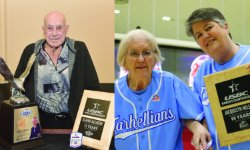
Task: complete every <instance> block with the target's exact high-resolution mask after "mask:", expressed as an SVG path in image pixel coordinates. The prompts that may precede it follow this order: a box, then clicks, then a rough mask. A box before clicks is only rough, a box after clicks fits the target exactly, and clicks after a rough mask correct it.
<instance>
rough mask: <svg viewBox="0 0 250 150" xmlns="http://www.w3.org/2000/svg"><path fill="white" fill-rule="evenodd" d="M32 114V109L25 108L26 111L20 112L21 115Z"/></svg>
mask: <svg viewBox="0 0 250 150" xmlns="http://www.w3.org/2000/svg"><path fill="white" fill-rule="evenodd" d="M30 114H32V111H31V110H29V109H25V110H24V111H22V112H21V113H20V115H21V116H24V117H27V116H29V115H30Z"/></svg>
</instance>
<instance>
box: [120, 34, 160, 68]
mask: <svg viewBox="0 0 250 150" xmlns="http://www.w3.org/2000/svg"><path fill="white" fill-rule="evenodd" d="M139 38H143V39H145V40H146V41H147V42H148V44H150V46H151V48H152V50H153V51H155V53H154V54H155V55H154V57H155V60H156V62H161V61H163V60H164V58H163V57H162V56H161V51H160V49H159V47H158V44H157V42H156V39H155V37H154V36H153V35H152V34H151V33H149V32H148V31H145V30H143V29H135V30H131V31H129V32H128V33H127V35H126V36H125V37H124V38H123V39H122V41H121V42H120V44H119V48H118V54H117V62H118V64H119V65H120V66H122V67H125V57H126V54H127V50H128V49H127V48H128V46H129V45H130V44H131V43H133V42H134V41H136V39H139Z"/></svg>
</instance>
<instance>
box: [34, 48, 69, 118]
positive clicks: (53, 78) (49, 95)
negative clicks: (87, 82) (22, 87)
mask: <svg viewBox="0 0 250 150" xmlns="http://www.w3.org/2000/svg"><path fill="white" fill-rule="evenodd" d="M41 49H42V50H41V51H40V54H39V56H38V57H39V60H38V80H37V88H36V92H37V97H36V101H37V102H38V105H39V107H40V108H41V109H42V110H43V111H45V112H48V113H61V112H68V111H69V109H68V99H69V89H70V82H69V59H68V51H69V50H68V46H67V44H64V46H63V49H62V51H61V54H60V56H59V58H58V62H57V65H55V64H54V63H53V62H52V60H51V58H50V57H49V55H48V54H47V53H46V52H45V50H44V49H43V47H42V46H41Z"/></svg>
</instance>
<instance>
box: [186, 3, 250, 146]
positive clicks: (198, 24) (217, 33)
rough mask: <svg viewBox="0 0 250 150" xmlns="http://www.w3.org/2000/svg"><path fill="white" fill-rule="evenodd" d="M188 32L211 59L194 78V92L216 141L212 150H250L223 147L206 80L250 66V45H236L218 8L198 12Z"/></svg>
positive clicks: (246, 143) (202, 9) (247, 143)
mask: <svg viewBox="0 0 250 150" xmlns="http://www.w3.org/2000/svg"><path fill="white" fill-rule="evenodd" d="M186 32H187V35H189V36H193V37H194V39H195V40H196V42H197V43H198V45H200V47H201V49H202V50H203V51H204V52H205V53H207V54H208V55H209V56H210V57H211V59H209V60H207V61H205V62H204V63H203V64H202V65H201V66H200V68H199V70H198V72H197V74H196V76H195V78H194V85H193V88H192V89H193V91H194V92H195V93H196V94H198V95H199V98H200V101H201V102H202V105H203V109H204V112H205V117H206V122H205V123H207V125H208V129H209V131H210V133H211V136H212V140H213V144H212V147H213V149H217V150H219V149H220V150H229V149H230V150H239V149H240V150H246V149H249V147H250V142H243V143H239V144H234V145H229V146H225V147H221V146H220V141H219V138H218V136H217V131H216V127H215V123H214V118H213V115H212V110H211V106H210V103H209V99H208V96H207V91H206V87H205V83H204V80H203V77H204V76H206V75H209V74H213V73H216V72H220V71H223V70H226V69H229V68H233V67H237V66H239V65H241V64H246V63H249V62H250V46H243V45H239V44H235V43H234V42H233V40H232V37H231V34H230V30H229V26H228V24H227V21H226V19H225V17H224V16H223V15H222V14H221V12H220V11H219V10H217V9H215V8H200V9H197V10H195V11H194V12H193V13H192V14H191V15H190V17H189V18H188V19H187V21H186Z"/></svg>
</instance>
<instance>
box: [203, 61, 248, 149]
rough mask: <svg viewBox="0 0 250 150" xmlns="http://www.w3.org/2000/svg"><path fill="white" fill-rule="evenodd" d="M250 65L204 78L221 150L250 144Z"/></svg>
mask: <svg viewBox="0 0 250 150" xmlns="http://www.w3.org/2000/svg"><path fill="white" fill-rule="evenodd" d="M247 66H248V65H242V66H238V67H235V68H232V69H228V70H225V71H222V72H218V73H214V74H212V75H208V76H206V77H204V80H205V84H206V90H207V93H208V98H209V102H210V105H211V108H212V113H213V117H214V121H215V125H216V128H217V133H218V136H219V139H220V144H221V146H227V145H231V144H236V143H240V142H244V141H249V140H250V86H249V85H250V84H249V83H250V73H249V72H248V71H247V69H246V68H247Z"/></svg>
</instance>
